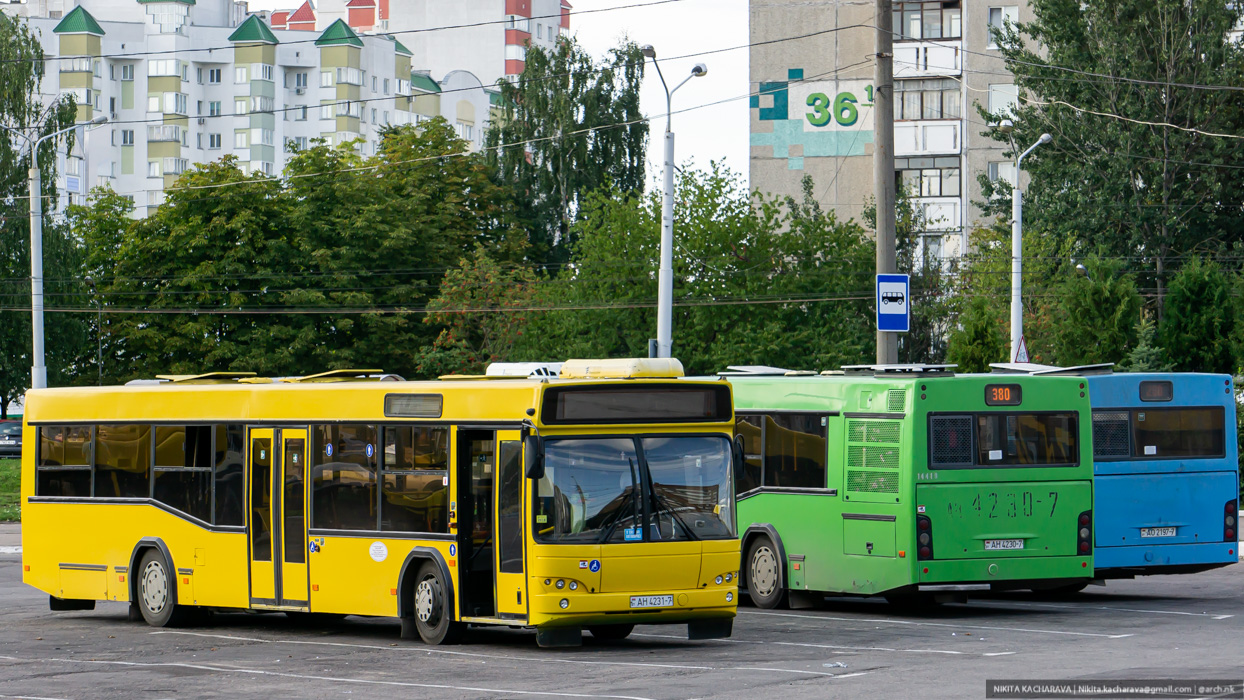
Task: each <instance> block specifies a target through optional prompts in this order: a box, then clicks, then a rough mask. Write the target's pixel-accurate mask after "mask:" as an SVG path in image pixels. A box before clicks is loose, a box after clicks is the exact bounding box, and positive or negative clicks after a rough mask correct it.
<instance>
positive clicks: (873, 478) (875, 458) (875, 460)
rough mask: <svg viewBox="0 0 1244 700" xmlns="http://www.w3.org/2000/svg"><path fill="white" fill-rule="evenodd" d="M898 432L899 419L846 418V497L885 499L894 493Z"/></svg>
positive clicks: (897, 470)
mask: <svg viewBox="0 0 1244 700" xmlns="http://www.w3.org/2000/svg"><path fill="white" fill-rule="evenodd" d="M893 393H894V392H891V394H893ZM899 401H900V402H901V401H902V399H901V398H900V399H899ZM891 403H893V397H891ZM901 435H902V422H901V421H897V420H848V421H847V488H846V491H847V494H848V495H847V498H848V499H850V498H851V494H856V496H855V500H859V501H889V500H890V499H891V498H892V496H888V494H896V493H898V489H899V486H898V482H899V462H900V460H901V458H902V450H901V448H900V447H899V442H900V439H901Z"/></svg>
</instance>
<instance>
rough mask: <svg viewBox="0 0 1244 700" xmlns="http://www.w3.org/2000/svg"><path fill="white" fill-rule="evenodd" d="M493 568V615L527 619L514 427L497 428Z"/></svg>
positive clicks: (519, 450) (519, 451)
mask: <svg viewBox="0 0 1244 700" xmlns="http://www.w3.org/2000/svg"><path fill="white" fill-rule="evenodd" d="M497 441H498V442H497V475H496V477H497V478H496V489H495V494H496V498H495V501H496V513H495V515H494V517H493V522H494V523H496V535H495V537H494V541H495V542H496V547H495V550H496V557H497V560H496V571H497V617H502V618H506V619H512V620H526V619H527V577H526V575H525V574H524V572H523V569H524V566H523V561H524V557H523V554H524V552H523V543H524V542H525V541H526V538H525V537H524V536H523V523H524V521H525V518H524V517H523V482H524V481H526V479H525V478H524V476H523V443H522V441H521V437H520V436H519V433H518V431H517V430H501V431H498V432H497Z"/></svg>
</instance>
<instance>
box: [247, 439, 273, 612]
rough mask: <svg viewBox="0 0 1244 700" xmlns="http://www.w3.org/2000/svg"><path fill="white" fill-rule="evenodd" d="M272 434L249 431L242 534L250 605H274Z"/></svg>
mask: <svg viewBox="0 0 1244 700" xmlns="http://www.w3.org/2000/svg"><path fill="white" fill-rule="evenodd" d="M273 437H274V436H273V430H272V429H271V428H253V429H251V431H250V455H249V460H248V461H249V465H248V467H247V469H248V475H249V477H250V478H249V484H250V489H249V493H248V494H247V498H246V500H247V509H246V512H247V516H246V519H247V522H246V530H247V535H248V538H249V540H250V570H251V594H250V602H251V605H269V606H271V605H276V604H277V596H276V568H275V565H274V563H273V562H274V560H273V557H272V527H273V523H272V515H273V509H272V465H273V463H274V462H275V461H276V460H275V459H274V458H273V456H272V442H273Z"/></svg>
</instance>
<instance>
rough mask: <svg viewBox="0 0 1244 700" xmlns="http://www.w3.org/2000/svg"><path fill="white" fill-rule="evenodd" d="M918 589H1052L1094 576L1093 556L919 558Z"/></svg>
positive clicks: (969, 590)
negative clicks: (954, 587) (950, 587)
mask: <svg viewBox="0 0 1244 700" xmlns="http://www.w3.org/2000/svg"><path fill="white" fill-rule="evenodd" d="M916 566H917V567H918V568H917V571H918V575H917V586H916V588H917V590H926V589H927V590H936V589H937V588H944V587H946V586H957V587H961V590H963V591H965V592H971V591H984V590H991V591H1005V590H1014V589H1017V588H1050V587H1054V586H1060V585H1066V584H1068V583H1074V582H1076V581H1083V580H1086V579H1090V578H1093V575H1094V574H1093V558H1092V557H1075V556H1070V557H1068V556H1063V557H1015V558H1006V559H1003V558H998V559H957V560H933V561H920V562H917V564H916Z"/></svg>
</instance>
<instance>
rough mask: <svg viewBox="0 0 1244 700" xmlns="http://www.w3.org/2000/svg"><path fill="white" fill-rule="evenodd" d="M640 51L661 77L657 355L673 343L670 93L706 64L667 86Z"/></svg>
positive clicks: (650, 53) (647, 49)
mask: <svg viewBox="0 0 1244 700" xmlns="http://www.w3.org/2000/svg"><path fill="white" fill-rule="evenodd" d="M640 51H641V52H642V53H643V55H644V56H646V57H648V58H650V59H652V65H653V66H654V67H656V69H657V76H658V77H659V78H661V87H663V88H665V172H664V181H665V183H664V187H665V192H664V193H663V197H662V206H661V262H660V269H659V271H658V273H657V343H656V344H657V347H656V356H657V357H669V356H670V348H671V346H672V345H673V320H674V269H673V268H674V132H673V131H672V130H671V123H672V122H673V117H674V115H673V111H674V109H673V107H672V104H673V97H674V93H675V92H677V91H678V88H680V87H682V86H683V85H686V84H687V81H689V80H691V79H692V78H700V77H703V76H705V75H707V74H708V66H706V65H704V64H703V63H697V64H695V66H694V67H693V68H692V69H691V75H688V76H687V77H686V78H684V79H683V81H682V82H681V83H679V84H677V85H675V86H674V89H673V90H671V89H670V88H669V85H668V84H667V83H666V82H665V76H664V75H663V74H662V73H661V64H660V63H657V52H656V49H654V48H652V45H651V44H649V45H647V46H644V47H643V48H642V49H640Z"/></svg>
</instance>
